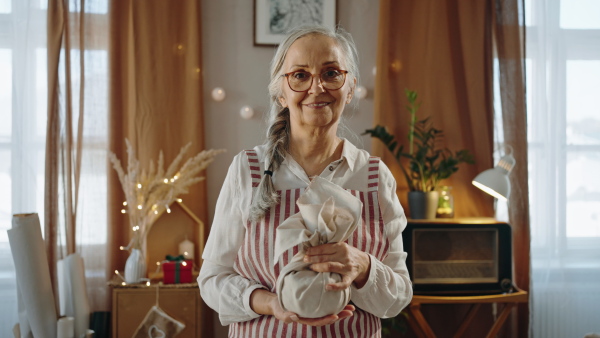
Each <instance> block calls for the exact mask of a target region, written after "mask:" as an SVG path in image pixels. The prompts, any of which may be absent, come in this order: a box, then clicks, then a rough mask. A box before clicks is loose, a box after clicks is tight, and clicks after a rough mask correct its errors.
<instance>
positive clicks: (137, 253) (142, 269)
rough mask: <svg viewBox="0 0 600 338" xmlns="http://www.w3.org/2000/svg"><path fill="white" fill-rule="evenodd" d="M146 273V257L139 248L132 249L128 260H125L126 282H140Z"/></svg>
mask: <svg viewBox="0 0 600 338" xmlns="http://www.w3.org/2000/svg"><path fill="white" fill-rule="evenodd" d="M145 275H146V259H145V258H144V255H143V254H142V252H141V250H139V249H132V250H131V254H130V255H129V258H127V262H125V282H126V283H127V284H134V283H139V282H140V281H141V279H142V278H144V277H145Z"/></svg>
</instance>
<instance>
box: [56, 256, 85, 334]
mask: <svg viewBox="0 0 600 338" xmlns="http://www.w3.org/2000/svg"><path fill="white" fill-rule="evenodd" d="M58 290H59V303H60V312H61V314H62V315H65V316H69V317H73V318H74V322H75V324H74V327H75V336H76V337H82V336H85V335H86V333H87V330H88V328H89V327H90V312H91V311H90V304H89V300H88V295H87V288H86V283H85V268H84V265H83V258H81V256H80V255H79V254H78V253H74V254H71V255H69V256H67V257H66V258H65V259H63V260H60V261H59V262H58Z"/></svg>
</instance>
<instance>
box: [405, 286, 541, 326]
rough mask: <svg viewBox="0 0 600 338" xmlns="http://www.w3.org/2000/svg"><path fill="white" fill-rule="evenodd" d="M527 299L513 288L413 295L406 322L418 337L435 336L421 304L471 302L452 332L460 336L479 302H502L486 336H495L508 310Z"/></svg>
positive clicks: (526, 295)
mask: <svg viewBox="0 0 600 338" xmlns="http://www.w3.org/2000/svg"><path fill="white" fill-rule="evenodd" d="M528 301H529V295H528V293H527V292H526V291H522V290H519V289H515V290H514V292H511V293H504V294H498V295H484V296H421V295H414V296H413V299H412V301H411V303H410V305H409V308H408V309H409V312H410V315H409V318H408V323H409V325H410V326H411V328H412V329H413V331H414V332H415V333H416V334H417V336H419V337H426V338H435V337H436V335H435V333H434V332H433V330H432V329H431V327H430V326H429V324H428V323H427V320H426V319H425V317H424V316H423V314H422V313H421V305H422V304H471V309H470V310H469V312H468V313H467V316H466V317H465V319H464V320H463V322H462V323H461V325H460V327H459V328H458V331H457V332H456V333H455V334H454V337H462V335H463V334H464V333H465V331H466V330H467V328H468V327H469V325H470V324H471V321H472V320H473V318H474V317H475V314H476V313H477V311H478V310H479V307H480V306H481V304H484V303H501V304H504V309H503V310H502V312H501V313H500V315H499V316H498V318H497V319H496V322H495V323H494V325H492V328H491V329H490V331H489V333H488V334H487V336H486V337H487V338H492V337H495V336H496V335H497V334H498V331H499V330H500V328H501V327H502V325H503V324H504V322H505V321H506V318H508V315H509V314H510V311H511V310H512V309H514V308H515V307H516V306H517V304H518V303H527V302H528Z"/></svg>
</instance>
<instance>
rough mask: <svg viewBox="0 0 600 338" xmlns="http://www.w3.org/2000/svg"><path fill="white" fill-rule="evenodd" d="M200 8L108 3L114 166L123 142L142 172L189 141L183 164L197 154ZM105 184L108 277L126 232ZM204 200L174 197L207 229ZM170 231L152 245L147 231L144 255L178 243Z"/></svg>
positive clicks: (113, 185) (118, 191)
mask: <svg viewBox="0 0 600 338" xmlns="http://www.w3.org/2000/svg"><path fill="white" fill-rule="evenodd" d="M200 7H201V6H200V2H199V1H197V0H181V1H164V0H119V1H112V2H111V7H110V15H109V16H110V54H109V60H110V80H109V96H110V106H109V115H110V117H109V126H110V127H109V128H110V135H109V150H110V151H112V152H113V153H115V155H116V156H117V157H118V158H119V159H120V160H121V163H126V161H127V153H126V151H125V138H127V139H129V141H131V143H132V145H133V148H134V149H135V151H136V153H137V158H138V160H139V161H140V163H141V165H142V168H148V166H149V162H150V160H153V161H154V162H155V163H156V161H157V159H158V155H159V152H160V151H161V150H162V151H163V153H164V159H165V167H166V166H168V165H169V164H170V163H171V162H172V161H173V159H174V158H175V157H176V156H177V155H178V153H179V151H180V149H181V147H183V146H185V145H186V144H188V143H190V142H191V143H192V146H191V148H190V149H189V150H188V154H187V155H188V157H190V156H192V155H195V154H197V153H198V152H200V151H201V150H203V149H204V121H203V114H202V72H201V67H202V49H201V36H202V32H201V15H200ZM188 157H186V158H184V160H185V159H187V158H188ZM108 185H109V187H108V189H109V192H108V206H109V207H108V213H109V217H108V219H109V224H110V226H109V240H108V241H109V247H108V256H109V259H110V262H109V264H108V267H107V269H108V271H110V272H111V274H112V271H114V270H123V267H124V266H125V260H126V259H127V256H128V254H127V252H124V251H119V246H120V245H127V243H129V239H130V236H131V226H130V224H128V222H127V217H126V216H125V215H122V214H121V212H120V210H121V209H122V207H123V206H122V205H121V202H122V201H124V197H123V193H122V188H121V185H120V183H119V180H118V177H117V175H116V173H115V171H114V170H112V168H111V169H110V170H109V178H108ZM205 195H206V192H205V185H204V183H202V182H201V183H199V184H196V185H193V186H192V187H191V188H190V193H189V194H187V195H183V196H181V197H182V198H183V200H184V204H185V205H186V206H187V207H188V208H189V209H191V210H192V212H193V213H194V214H195V215H196V216H198V217H199V218H200V219H201V220H203V221H204V223H207V222H206V214H207V211H206V198H205ZM175 229H176V227H175V225H173V229H172V232H173V234H172V235H173V236H172V237H169V238H163V240H161V239H160V238H158V239H157V238H154V239H153V233H154V230H155V229H154V227H153V229H152V231H151V232H150V234H149V235H148V248H147V249H148V252H156V250H158V248H157V246H160V245H161V243H164V242H165V241H167V240H169V241H176V240H177V241H181V240H183V238H179V237H181V234H176V233H175V231H176V230H175ZM165 231H167V232H168V231H170V230H169V229H166V230H165ZM185 231H189V230H185ZM199 232H200V229H193V230H192V233H186V235H187V234H189V237H191V239H197V238H198V237H199V235H198V234H199ZM206 233H208V232H206ZM154 237H155V236H154ZM197 245H198V243H197ZM197 247H198V246H197ZM196 251H198V250H196ZM170 254H177V252H171V253H170ZM198 258H199V255H198V252H196V259H197V261H198ZM162 259H164V256H163V257H162ZM152 263H154V262H152ZM150 268H151V269H152V270H154V269H155V268H156V265H155V264H153V265H150V264H149V269H150Z"/></svg>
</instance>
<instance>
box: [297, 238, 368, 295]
mask: <svg viewBox="0 0 600 338" xmlns="http://www.w3.org/2000/svg"><path fill="white" fill-rule="evenodd" d="M304 262H306V263H312V265H311V266H310V268H311V270H313V271H316V272H335V273H338V274H340V275H341V276H342V281H341V282H338V283H332V284H327V286H326V289H327V290H329V291H337V290H344V289H346V288H349V287H350V285H351V284H352V283H354V284H355V285H356V287H357V288H359V289H360V288H362V287H363V286H364V285H365V284H366V283H367V279H368V277H369V271H370V269H371V258H370V257H369V255H368V254H366V253H364V252H362V251H360V250H358V249H357V248H355V247H352V246H350V245H348V244H347V243H344V242H341V243H330V244H323V245H318V246H314V247H311V248H308V249H307V250H306V254H305V256H304Z"/></svg>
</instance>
